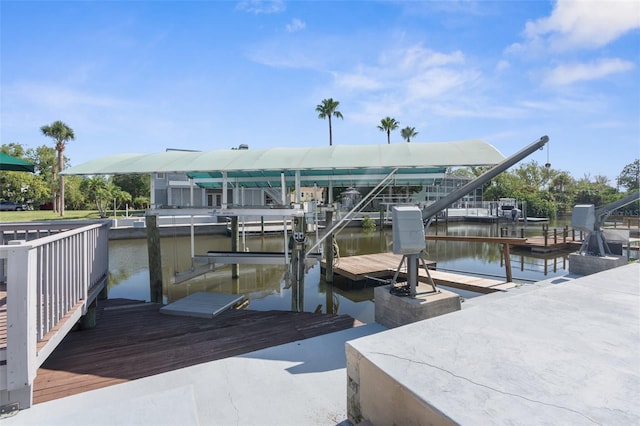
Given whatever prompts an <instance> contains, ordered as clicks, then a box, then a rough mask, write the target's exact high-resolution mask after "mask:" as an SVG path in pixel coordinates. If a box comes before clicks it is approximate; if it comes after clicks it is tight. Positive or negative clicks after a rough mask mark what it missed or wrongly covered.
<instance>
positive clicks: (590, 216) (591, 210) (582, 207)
mask: <svg viewBox="0 0 640 426" xmlns="http://www.w3.org/2000/svg"><path fill="white" fill-rule="evenodd" d="M595 224H596V209H595V207H594V205H593V204H578V205H577V206H575V207H574V208H573V212H572V213H571V227H572V228H576V229H579V230H582V231H587V232H592V231H594V230H595Z"/></svg>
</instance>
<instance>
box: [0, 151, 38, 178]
mask: <svg viewBox="0 0 640 426" xmlns="http://www.w3.org/2000/svg"><path fill="white" fill-rule="evenodd" d="M0 170H8V171H13V172H31V173H33V164H31V163H29V162H28V161H24V160H22V159H20V158H16V157H12V156H11V155H9V154H5V153H4V152H0Z"/></svg>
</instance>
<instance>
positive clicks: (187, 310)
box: [160, 291, 244, 318]
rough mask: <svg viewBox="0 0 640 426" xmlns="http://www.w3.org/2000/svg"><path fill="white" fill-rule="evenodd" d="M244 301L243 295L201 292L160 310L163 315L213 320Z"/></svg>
mask: <svg viewBox="0 0 640 426" xmlns="http://www.w3.org/2000/svg"><path fill="white" fill-rule="evenodd" d="M242 299H244V296H243V295H241V294H225V293H207V292H204V291H199V292H197V293H193V294H190V295H189V296H187V297H185V298H182V299H180V300H177V301H175V302H173V303H170V304H168V305H166V306H163V307H162V308H160V313H161V314H166V315H179V316H184V317H196V318H213V317H215V316H216V315H218V314H219V313H221V312H223V311H225V310H227V309H229V308H231V307H233V306H235V305H236V304H238V303H240V302H241V301H242Z"/></svg>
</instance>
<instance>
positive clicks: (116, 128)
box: [0, 0, 640, 185]
mask: <svg viewBox="0 0 640 426" xmlns="http://www.w3.org/2000/svg"><path fill="white" fill-rule="evenodd" d="M0 14H1V16H0V19H1V30H0V31H1V34H0V35H1V39H0V42H1V46H0V49H1V50H0V60H1V76H0V92H1V94H0V100H1V110H0V113H1V123H0V143H11V142H17V143H21V144H22V145H24V146H26V147H27V148H30V147H37V146H40V145H43V144H48V145H50V146H53V142H52V141H51V140H50V139H47V138H45V137H44V136H42V135H41V133H40V130H39V129H40V126H42V125H44V124H50V123H51V122H53V121H55V120H62V121H64V122H65V123H67V124H68V125H69V126H70V127H72V128H73V129H74V131H75V135H76V140H75V141H72V142H70V143H69V144H68V146H67V151H66V155H67V156H68V157H69V158H70V160H71V163H72V165H78V164H81V163H83V162H85V161H88V160H92V159H95V158H99V157H102V156H107V155H111V154H121V153H151V152H160V151H164V150H165V149H166V148H184V149H197V150H213V149H228V148H232V147H237V146H238V145H239V144H248V145H249V146H250V148H252V149H259V148H270V147H281V146H291V147H294V146H326V145H328V143H329V142H328V140H329V137H328V123H327V121H326V120H320V119H318V117H317V113H316V112H315V107H316V105H318V104H319V103H320V102H321V100H322V99H324V98H333V99H335V100H337V101H339V102H340V106H339V110H340V111H341V112H342V114H343V115H344V120H339V119H334V126H333V127H334V129H333V139H334V144H335V145H347V144H377V143H380V144H383V143H386V135H385V134H384V133H383V132H381V131H379V130H378V129H377V125H378V124H380V119H381V118H383V117H386V116H391V117H393V118H395V119H396V120H397V121H399V122H400V128H403V127H405V126H411V127H415V128H416V131H418V132H419V134H418V136H417V137H416V138H415V141H416V142H435V141H453V140H462V139H482V140H485V141H487V142H489V143H491V144H493V145H494V146H495V147H496V148H498V149H499V150H500V151H501V152H502V153H503V154H505V155H510V154H513V153H514V152H516V151H518V150H519V149H521V148H522V147H524V146H525V145H527V144H529V143H530V142H532V141H534V140H536V139H538V138H539V137H540V136H542V135H549V137H550V140H551V142H550V145H549V150H548V151H547V150H545V151H540V152H537V153H535V154H533V155H532V156H530V157H529V158H528V159H527V160H525V161H529V160H531V159H533V160H536V161H538V163H540V164H544V163H545V162H546V161H547V156H548V157H549V161H550V162H551V164H552V167H553V168H554V169H557V170H563V171H568V172H569V173H571V175H572V176H573V177H574V178H582V177H585V176H589V177H591V178H592V179H593V178H594V177H595V176H597V175H604V176H607V177H609V178H610V179H611V180H612V181H611V184H612V185H615V180H614V179H615V177H616V176H617V175H618V174H619V173H620V172H621V171H622V169H623V167H624V166H625V165H627V164H629V163H631V162H632V161H633V160H634V159H636V158H640V68H639V66H640V2H634V1H597V2H585V1H564V0H561V1H552V2H547V1H526V2H524V1H521V2H518V1H499V2H492V1H464V2H462V1H437V2H432V1H424V2H402V1H384V2H383V1H332V2H324V1H317V2H310V1H305V2H302V1H240V2H230V1H229V2H227V1H219V2H214V1H196V2H190V1H181V2H173V1H155V2H147V1H101V2H81V1H72V2H57V1H44V2H37V1H6V0H3V1H2V2H0ZM391 141H392V143H406V142H404V141H403V140H402V138H401V137H400V132H399V129H398V130H397V131H395V132H394V133H392V139H391ZM426 161H427V162H428V159H426Z"/></svg>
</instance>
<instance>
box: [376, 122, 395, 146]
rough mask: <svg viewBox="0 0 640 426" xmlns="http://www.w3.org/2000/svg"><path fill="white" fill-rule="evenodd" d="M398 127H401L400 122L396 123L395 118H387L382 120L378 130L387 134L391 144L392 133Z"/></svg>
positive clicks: (388, 141)
mask: <svg viewBox="0 0 640 426" xmlns="http://www.w3.org/2000/svg"><path fill="white" fill-rule="evenodd" d="M398 125H400V122H398V121H396V119H395V118H391V117H385V118H383V119H382V120H380V125H379V126H378V129H380V130H381V131H383V132H387V143H388V144H391V131H392V130H395V129H397V128H398Z"/></svg>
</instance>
